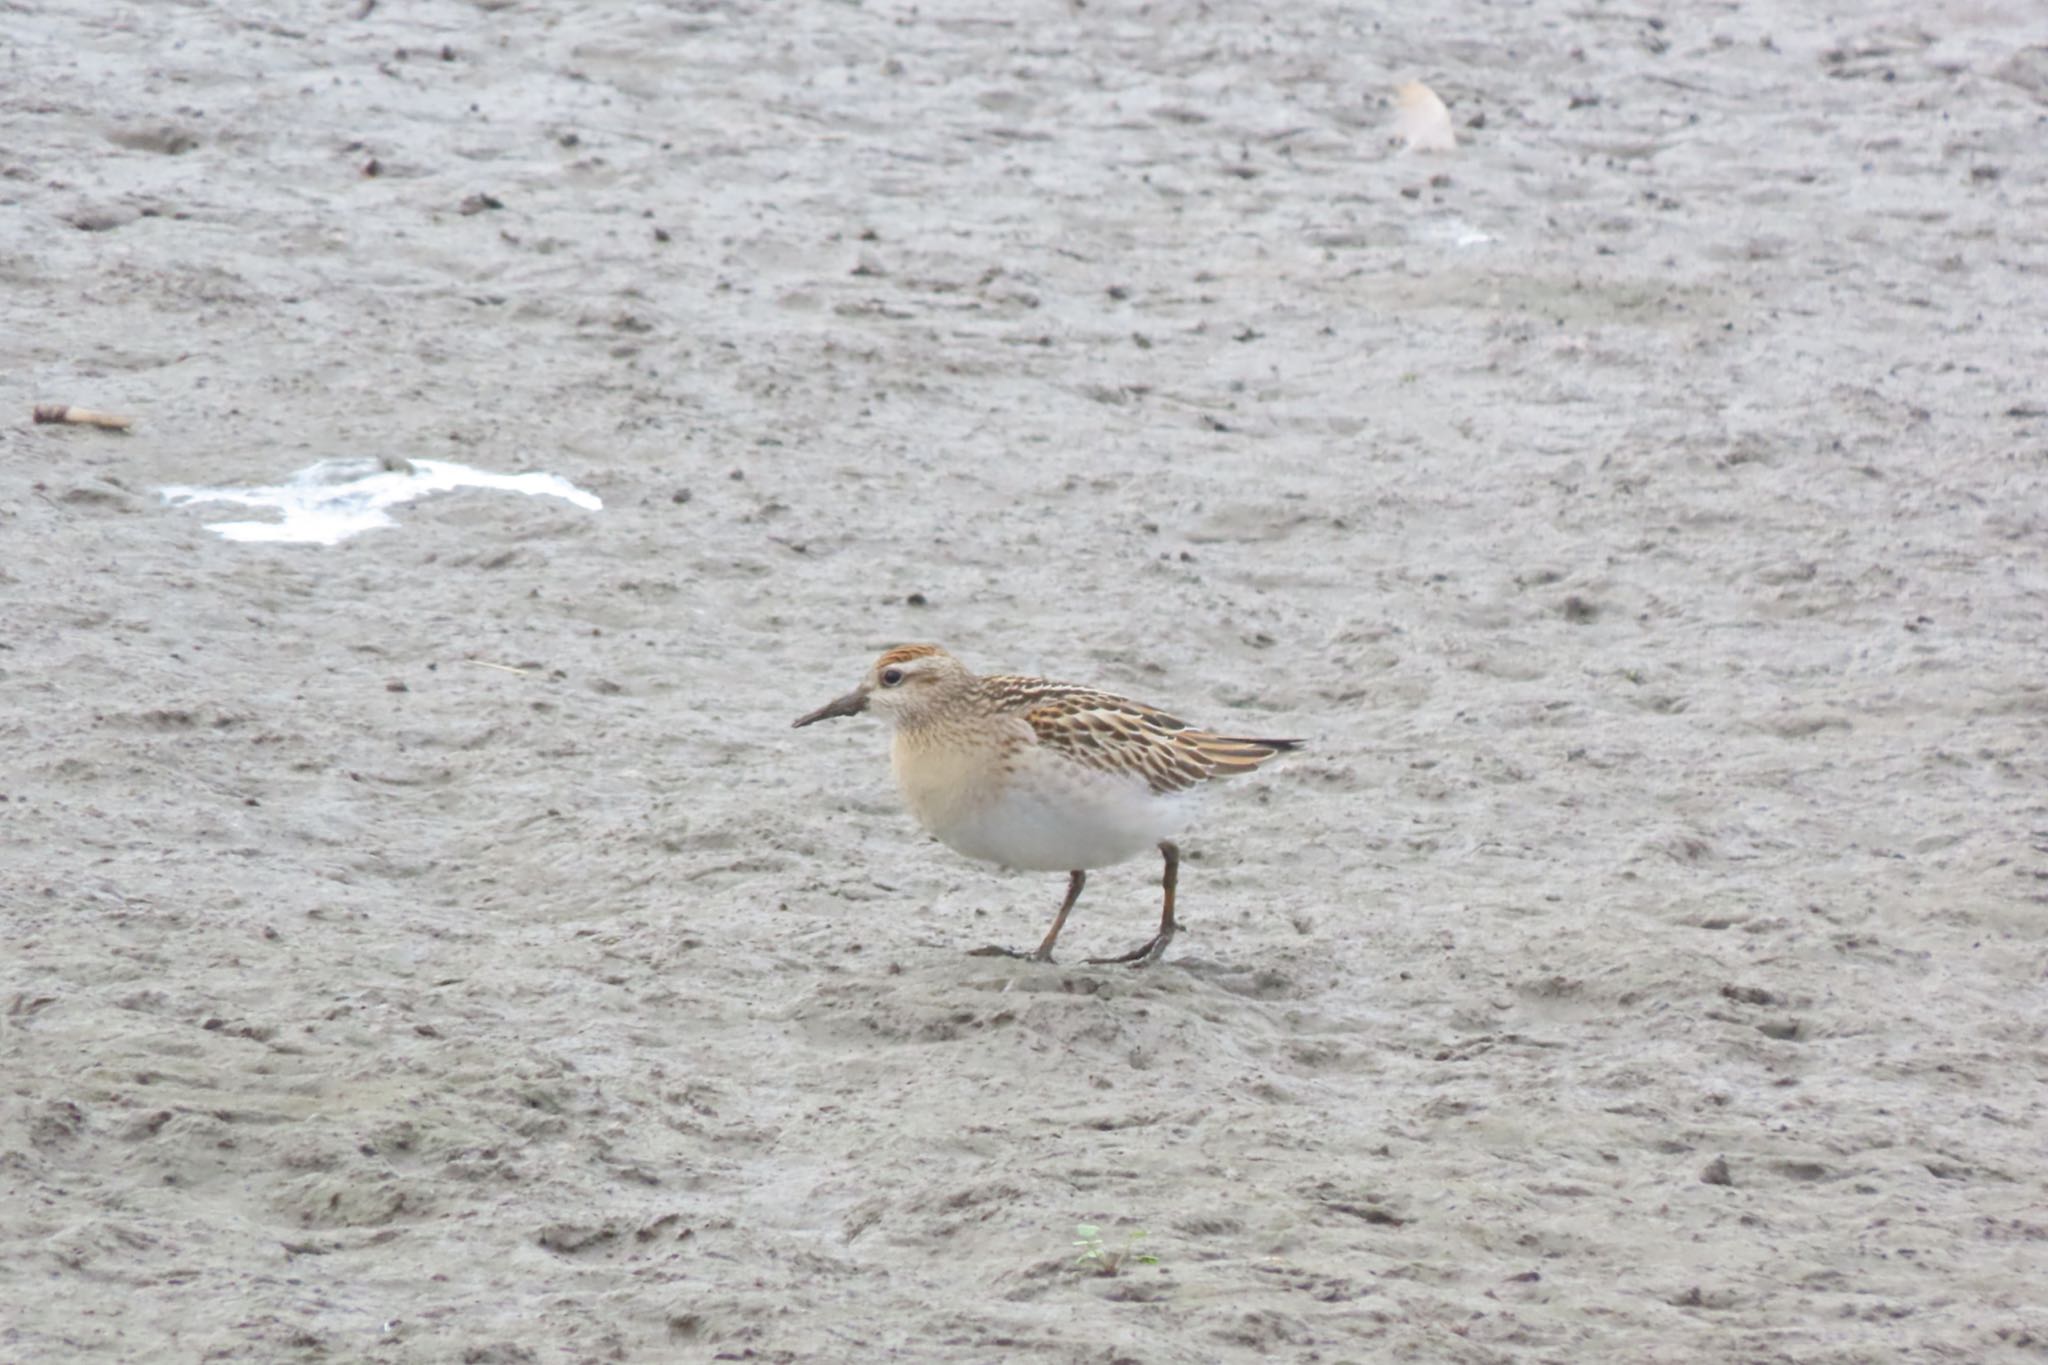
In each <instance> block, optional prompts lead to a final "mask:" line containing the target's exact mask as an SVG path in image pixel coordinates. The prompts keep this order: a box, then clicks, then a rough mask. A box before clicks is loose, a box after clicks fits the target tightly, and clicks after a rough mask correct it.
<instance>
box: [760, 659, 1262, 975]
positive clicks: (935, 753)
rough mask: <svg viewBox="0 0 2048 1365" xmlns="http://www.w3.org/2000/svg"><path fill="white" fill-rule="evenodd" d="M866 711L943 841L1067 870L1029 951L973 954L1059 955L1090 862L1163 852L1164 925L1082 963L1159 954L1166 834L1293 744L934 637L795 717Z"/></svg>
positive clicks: (1135, 961)
mask: <svg viewBox="0 0 2048 1365" xmlns="http://www.w3.org/2000/svg"><path fill="white" fill-rule="evenodd" d="M868 710H873V711H876V712H878V713H879V714H881V715H882V716H883V717H884V718H885V719H886V720H888V722H889V723H890V726H891V727H892V728H893V729H894V731H895V742H894V745H893V747H892V749H891V753H890V761H891V766H892V767H894V769H895V771H896V781H897V784H898V785H899V786H901V787H902V789H903V797H904V800H905V801H906V802H908V803H909V805H910V810H911V813H912V814H913V815H915V816H916V817H917V820H918V823H919V824H921V825H923V826H924V827H925V828H926V829H927V830H929V831H930V832H931V833H932V834H933V835H935V836H936V837H937V838H938V840H939V841H940V842H941V843H943V844H945V845H946V846H947V847H948V848H951V849H954V850H955V851H957V852H960V853H964V854H966V855H967V856H968V857H970V858H981V859H984V860H986V861H988V862H993V863H1000V864H1002V865H1003V866H1005V867H1014V868H1024V869H1029V870H1033V871H1042V872H1056V871H1063V872H1065V873H1066V874H1067V896H1066V899H1065V900H1064V901H1062V902H1061V903H1060V909H1059V913H1058V914H1057V915H1055V916H1054V917H1053V922H1052V928H1051V929H1050V930H1048V931H1047V932H1046V935H1045V941H1044V942H1042V943H1040V944H1039V945H1038V947H1037V949H1036V950H1035V951H1033V952H1030V953H1024V952H1019V951H1016V950H1014V949H1009V948H982V949H978V950H976V951H977V952H978V953H980V954H983V955H991V956H993V955H1001V956H1008V957H1028V958H1031V959H1033V960H1035V961H1039V962H1051V961H1052V960H1053V958H1052V948H1053V944H1054V943H1055V942H1056V941H1057V940H1058V939H1059V936H1060V930H1061V928H1062V927H1064V926H1065V924H1066V922H1067V915H1068V913H1069V912H1070V911H1072V910H1073V908H1074V902H1075V901H1077V900H1079V899H1080V897H1081V888H1082V886H1083V885H1085V884H1086V882H1087V880H1088V869H1090V868H1096V867H1108V866H1110V865H1111V864H1113V863H1120V862H1123V861H1125V860H1126V859H1129V858H1134V857H1136V856H1137V855H1138V854H1140V853H1143V852H1144V851H1145V850H1146V849H1148V848H1157V849H1158V850H1159V853H1160V856H1161V857H1163V858H1164V859H1165V860H1166V867H1165V871H1164V873H1163V874H1162V876H1161V878H1160V885H1161V886H1162V887H1163V888H1164V892H1165V899H1164V904H1163V906H1162V908H1161V910H1160V914H1159V932H1158V933H1156V934H1154V935H1153V936H1152V937H1151V939H1149V940H1148V941H1147V942H1145V943H1144V944H1143V945H1141V946H1139V947H1137V948H1134V949H1133V950H1131V951H1130V952H1128V953H1123V954H1120V955H1118V956H1116V957H1097V958H1090V959H1088V960H1089V961H1090V962H1126V963H1129V964H1130V965H1131V966H1133V967H1144V966H1148V965H1150V964H1151V963H1154V962H1157V961H1158V960H1159V956H1160V954H1162V953H1164V952H1165V951H1166V945H1167V944H1169V943H1171V942H1172V941H1173V936H1174V933H1175V931H1176V930H1177V928H1178V926H1177V925H1176V924H1175V922H1174V918H1173V893H1174V884H1175V880H1176V874H1177V873H1178V871H1179V868H1180V849H1179V848H1177V847H1176V846H1175V845H1174V842H1173V836H1174V835H1176V834H1178V833H1179V832H1180V830H1181V828H1182V826H1183V824H1184V823H1185V821H1186V820H1187V817H1188V816H1189V814H1190V813H1191V811H1190V809H1189V808H1190V806H1191V805H1192V804H1193V801H1192V798H1193V796H1194V794H1195V791H1196V789H1197V788H1199V787H1201V786H1202V785H1203V784H1204V783H1206V782H1208V781H1209V780H1210V779H1211V778H1216V777H1228V776H1230V775H1232V774H1234V773H1245V772H1250V771H1251V770H1252V769H1253V768H1256V767H1258V766H1259V765H1260V764H1261V763H1264V762H1265V761H1266V760H1267V759H1269V758H1271V757H1272V756H1273V755H1275V754H1277V753H1284V752H1285V751H1287V750H1289V749H1295V748H1299V747H1300V745H1301V741H1300V740H1298V739H1245V738H1241V737H1238V736H1234V735H1221V734H1217V733H1215V732H1214V731H1210V730H1202V729H1198V728H1196V727H1195V726H1192V725H1189V724H1188V723H1187V722H1186V721H1182V720H1176V719H1175V718H1174V717H1172V716H1170V715H1168V714H1167V713H1166V712H1164V711H1161V710H1159V709H1158V708H1157V707H1152V706H1147V705H1145V704H1144V703H1143V702H1136V701H1131V700H1130V699H1129V698H1126V697H1118V696H1112V695H1111V694H1109V693H1107V692H1098V691H1095V690H1094V689H1093V688H1087V687H1076V686H1073V685H1072V684H1070V683H1057V682H1048V681H1047V680H1046V679H1044V678H1020V677H986V678H984V677H978V676H976V675H975V674H973V673H970V672H969V671H968V670H967V669H966V668H965V667H964V666H963V665H962V664H961V663H960V661H959V660H957V659H955V658H954V657H953V656H952V655H950V654H948V653H947V652H946V651H945V650H943V649H941V648H939V647H938V646H937V645H902V646H899V647H898V648H896V649H892V650H889V651H888V652H887V653H885V654H883V655H882V657H880V658H879V659H876V660H875V662H874V666H873V667H872V668H870V669H869V670H868V675H867V677H866V679H865V680H863V681H862V683H861V685H860V686H859V687H856V688H855V689H854V690H853V691H851V692H849V693H847V694H846V695H845V696H843V697H840V698H838V699H837V700H834V701H829V702H827V703H825V704H824V705H823V706H821V707H819V708H818V709H817V710H815V711H813V712H811V713H810V714H809V715H807V716H803V717H800V718H799V719H798V720H797V722H796V724H797V725H798V726H805V725H810V724H812V723H813V722H815V721H821V720H829V719H831V718H832V717H834V716H851V715H857V714H859V713H860V712H862V711H868Z"/></svg>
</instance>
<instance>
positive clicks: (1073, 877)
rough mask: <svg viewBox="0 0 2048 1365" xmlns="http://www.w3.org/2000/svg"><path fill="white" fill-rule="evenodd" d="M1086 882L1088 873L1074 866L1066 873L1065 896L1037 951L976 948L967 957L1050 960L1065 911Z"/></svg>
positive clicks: (1069, 907)
mask: <svg viewBox="0 0 2048 1365" xmlns="http://www.w3.org/2000/svg"><path fill="white" fill-rule="evenodd" d="M1087 884H1088V874H1087V873H1086V872H1083V871H1082V870H1081V869H1080V868H1078V867H1077V868H1075V869H1074V870H1073V871H1072V872H1069V873H1068V874H1067V898H1066V899H1065V900H1063V901H1061V902H1060V912H1059V914H1057V915H1055V916H1053V920H1052V928H1050V929H1048V930H1046V931H1045V941H1044V942H1043V943H1041V944H1039V945H1038V951H1037V952H1033V953H1020V952H1018V951H1017V950H1016V949H1015V948H998V947H994V946H991V947H987V948H976V949H974V950H973V951H972V952H970V953H969V954H968V956H969V957H1026V958H1030V959H1031V960H1032V961H1033V962H1050V961H1052V945H1053V944H1055V943H1057V942H1058V941H1059V937H1060V930H1061V929H1064V928H1065V927H1066V924H1067V913H1068V912H1069V911H1071V910H1072V909H1073V908H1074V902H1075V901H1077V900H1079V899H1081V888H1082V887H1084V886H1086V885H1087Z"/></svg>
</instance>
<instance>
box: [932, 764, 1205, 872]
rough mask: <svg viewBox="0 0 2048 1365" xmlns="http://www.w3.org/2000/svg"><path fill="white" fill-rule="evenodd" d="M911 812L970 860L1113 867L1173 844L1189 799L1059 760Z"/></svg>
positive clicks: (1058, 868) (1053, 867)
mask: <svg viewBox="0 0 2048 1365" xmlns="http://www.w3.org/2000/svg"><path fill="white" fill-rule="evenodd" d="M906 794H910V795H911V796H912V799H911V808H912V809H913V810H914V811H916V812H917V815H918V818H919V820H920V821H921V822H922V823H923V824H924V826H925V828H927V829H929V830H930V831H931V832H932V833H933V834H934V835H936V836H937V837H938V839H939V841H940V842H941V843H943V844H945V845H946V846H947V847H948V848H951V849H953V850H954V851H956V852H959V853H964V854H966V855H967V856H968V857H970V858H981V859H984V860H986V861H988V862H992V863H1000V864H1002V865H1003V866H1005V867H1015V868H1024V869H1028V870H1031V871H1040V872H1068V871H1072V870H1074V869H1076V868H1092V867H1108V866H1109V865H1110V864H1112V863H1120V862H1124V861H1125V860H1127V859H1130V858H1135V857H1137V856H1138V855H1139V854H1141V853H1144V852H1146V851H1148V850H1150V849H1152V848H1154V847H1156V846H1157V845H1158V843H1159V841H1160V840H1161V839H1170V838H1172V837H1173V836H1174V835H1175V834H1177V833H1179V832H1180V830H1181V828H1182V826H1183V825H1184V824H1185V823H1186V820H1187V816H1188V814H1189V810H1188V807H1189V806H1190V805H1191V804H1192V800H1191V797H1190V796H1189V795H1188V794H1176V795H1168V796H1162V795H1159V794H1158V793H1156V792H1154V791H1152V790H1151V788H1150V787H1148V786H1147V785H1146V783H1145V782H1144V780H1143V779H1141V778H1138V777H1134V776H1119V775H1114V774H1110V773H1102V772H1096V771H1093V770H1091V769H1087V768H1082V767H1079V766H1077V765H1074V764H1071V763H1067V762H1064V761H1062V762H1059V763H1057V764H1047V765H1038V764H1032V763H1028V762H1027V763H1025V764H1024V765H1022V767H1021V769H1020V770H1019V771H1017V772H1015V773H1013V774H1011V775H1010V776H1009V779H1008V780H1007V781H1005V782H1002V783H1000V784H999V785H995V786H992V787H988V788H983V789H982V790H981V791H979V792H976V793H974V796H975V797H976V798H979V799H968V800H962V801H957V802H950V803H940V804H937V805H931V804H921V803H920V802H919V801H918V800H917V799H916V796H915V795H914V794H911V793H909V791H908V788H907V786H906Z"/></svg>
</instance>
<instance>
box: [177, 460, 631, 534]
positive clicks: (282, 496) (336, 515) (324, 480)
mask: <svg viewBox="0 0 2048 1365" xmlns="http://www.w3.org/2000/svg"><path fill="white" fill-rule="evenodd" d="M458 488H488V489H492V490H494V491H497V492H500V493H526V494H530V495H533V496H536V497H551V498H561V499H563V500H564V501H566V502H571V503H574V504H575V505H576V506H578V507H581V508H583V509H584V510H586V511H590V512H595V511H598V510H600V509H602V508H603V506H604V503H603V501H602V500H601V499H599V498H598V497H597V495H596V494H594V493H586V492H584V491H583V490H582V489H580V488H578V487H577V486H576V485H575V484H573V483H570V482H569V481H568V480H567V479H564V478H561V477H559V476H558V475H554V474H492V473H490V472H488V471H486V470H482V469H471V468H469V467H468V466H467V465H459V464H451V463H449V462H448V461H446V460H395V461H391V462H389V463H387V462H385V461H381V460H372V459H352V460H322V461H320V462H319V463H318V464H316V465H312V466H310V467H309V468H306V469H301V470H300V471H299V472H298V473H296V474H294V475H292V476H291V478H290V479H288V480H286V481H285V482H284V483H281V484H279V485H277V486H276V487H274V488H191V487H184V486H179V487H172V488H165V489H162V490H160V491H161V492H162V493H163V496H164V501H165V502H167V503H169V504H170V505H171V506H173V507H186V506H189V505H191V504H192V503H196V502H231V503H238V504H240V505H241V506H243V507H257V508H264V509H267V510H270V511H274V512H278V513H281V514H282V516H283V520H281V521H211V522H208V523H207V524H206V529H207V530H209V531H217V532H219V533H220V534H221V535H223V536H226V537H227V538H228V539H229V540H266V541H277V542H282V543H284V544H290V545H335V544H339V543H340V542H341V541H344V540H347V539H348V538H349V537H350V536H353V535H359V534H361V533H362V532H364V531H374V530H376V529H377V528H379V527H381V526H396V525H397V524H398V523H397V522H396V521H395V520H393V519H392V517H391V515H390V509H391V508H394V507H401V506H403V505H404V504H406V503H408V502H411V501H412V500H413V499H415V498H423V497H425V496H427V495H428V494H429V493H450V492H453V491H454V490H456V489H458Z"/></svg>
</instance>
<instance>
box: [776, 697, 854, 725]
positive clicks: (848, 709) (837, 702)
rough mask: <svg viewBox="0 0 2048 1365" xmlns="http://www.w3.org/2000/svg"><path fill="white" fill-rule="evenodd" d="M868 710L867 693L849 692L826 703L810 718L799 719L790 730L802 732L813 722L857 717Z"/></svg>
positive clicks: (810, 715)
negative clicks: (842, 717)
mask: <svg viewBox="0 0 2048 1365" xmlns="http://www.w3.org/2000/svg"><path fill="white" fill-rule="evenodd" d="M867 709H868V694H867V693H866V692H848V693H847V694H846V695H845V696H843V697H838V698H835V699H834V700H832V701H828V702H826V703H825V704H824V705H823V706H821V707H819V708H818V709H817V710H815V711H813V712H811V714H809V715H808V716H799V717H797V720H796V723H795V724H794V725H792V726H791V727H790V728H791V729H792V730H801V729H803V728H804V727H805V726H806V725H809V724H810V723H811V722H812V721H818V720H831V719H832V718H833V717H834V716H857V715H859V714H860V713H861V712H863V711H865V710H867Z"/></svg>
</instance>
